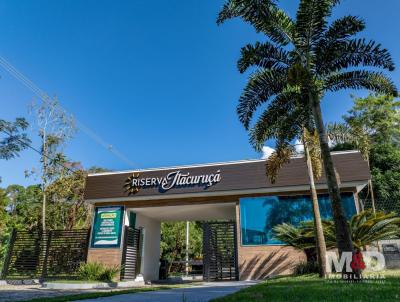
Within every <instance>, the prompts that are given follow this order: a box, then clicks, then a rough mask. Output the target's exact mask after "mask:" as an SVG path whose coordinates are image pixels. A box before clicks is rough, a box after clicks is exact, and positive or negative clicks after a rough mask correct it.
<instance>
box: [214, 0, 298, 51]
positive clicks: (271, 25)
mask: <svg viewBox="0 0 400 302" xmlns="http://www.w3.org/2000/svg"><path fill="white" fill-rule="evenodd" d="M237 17H240V18H242V19H243V20H244V21H245V22H247V23H249V24H251V25H252V26H253V27H254V28H255V29H256V30H257V32H263V33H264V34H266V35H267V36H269V37H270V38H271V40H272V41H274V42H276V43H278V44H281V45H286V44H288V43H289V42H290V40H291V39H292V35H293V28H294V23H293V21H292V19H291V18H290V17H289V16H288V15H287V14H286V13H285V12H284V11H283V10H281V9H279V8H278V7H277V6H276V1H274V0H265V1H260V0H228V1H227V2H226V3H225V4H224V6H223V7H222V9H221V11H220V12H219V14H218V17H217V24H218V25H220V24H222V23H224V22H225V21H226V20H228V19H232V18H237Z"/></svg>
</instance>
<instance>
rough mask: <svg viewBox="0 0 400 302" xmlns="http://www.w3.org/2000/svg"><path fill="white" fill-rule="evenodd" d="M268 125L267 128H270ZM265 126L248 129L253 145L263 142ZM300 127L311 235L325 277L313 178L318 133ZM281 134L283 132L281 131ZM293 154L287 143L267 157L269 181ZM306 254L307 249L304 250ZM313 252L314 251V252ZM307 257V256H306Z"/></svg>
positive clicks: (318, 173)
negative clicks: (312, 222) (309, 207)
mask: <svg viewBox="0 0 400 302" xmlns="http://www.w3.org/2000/svg"><path fill="white" fill-rule="evenodd" d="M280 125H281V124H278V125H276V126H275V127H279V126H280ZM271 128H272V127H269V128H268V129H271ZM268 129H266V128H262V129H260V128H258V129H251V130H250V138H251V139H250V140H251V141H252V142H256V145H255V147H256V148H257V146H260V145H262V144H264V141H263V139H264V135H263V134H264V133H265V131H268ZM297 129H302V134H301V138H302V144H303V146H304V155H305V159H306V163H307V174H308V179H309V182H310V192H311V200H312V206H313V216H314V220H313V221H314V232H313V235H314V236H315V238H316V251H317V253H316V254H317V260H318V268H319V275H320V277H325V276H326V274H327V271H326V245H325V238H324V233H323V227H322V222H321V214H320V211H319V205H318V195H317V190H316V187H315V181H314V178H316V179H318V178H320V177H321V172H322V171H321V170H322V167H321V150H320V148H319V142H318V135H317V134H316V133H315V132H314V133H313V134H312V133H310V132H309V131H308V130H307V129H306V128H305V127H303V128H300V127H299V128H297ZM281 133H282V135H284V134H285V132H281ZM277 139H278V141H281V140H283V139H285V138H284V137H277ZM294 154H295V150H294V148H293V146H291V145H289V144H280V145H279V148H278V149H277V150H276V151H274V152H273V153H272V154H271V155H270V156H269V157H268V159H267V162H266V171H267V177H268V178H269V181H270V182H271V183H274V182H275V181H276V179H277V176H278V173H279V170H280V169H281V167H282V166H283V165H284V164H285V163H288V162H289V161H290V159H291V157H292V156H293V155H294ZM305 252H306V254H307V252H308V251H306V250H305ZM314 253H315V252H314ZM307 258H309V256H307Z"/></svg>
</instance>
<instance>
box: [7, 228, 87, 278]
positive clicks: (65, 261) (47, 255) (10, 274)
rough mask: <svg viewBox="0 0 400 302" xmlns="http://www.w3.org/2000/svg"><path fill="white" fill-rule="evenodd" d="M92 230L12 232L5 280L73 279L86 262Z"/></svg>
mask: <svg viewBox="0 0 400 302" xmlns="http://www.w3.org/2000/svg"><path fill="white" fill-rule="evenodd" d="M89 235H90V229H81V230H70V231H66V230H52V231H47V232H44V233H43V232H40V231H16V230H13V232H12V234H11V238H10V244H9V247H8V253H7V256H6V259H5V261H4V266H3V271H2V276H1V277H2V279H30V278H42V279H44V278H54V279H56V278H64V277H68V278H74V277H76V274H77V270H78V268H79V265H80V264H81V263H82V262H86V258H87V252H88V247H89Z"/></svg>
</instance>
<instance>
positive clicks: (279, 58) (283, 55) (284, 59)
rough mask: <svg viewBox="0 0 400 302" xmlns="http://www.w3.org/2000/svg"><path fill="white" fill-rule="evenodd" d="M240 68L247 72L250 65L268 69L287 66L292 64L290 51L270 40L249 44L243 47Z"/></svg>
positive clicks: (239, 62) (241, 70)
mask: <svg viewBox="0 0 400 302" xmlns="http://www.w3.org/2000/svg"><path fill="white" fill-rule="evenodd" d="M240 53H241V56H240V59H239V61H238V64H237V65H238V69H239V71H240V72H241V73H243V72H245V71H246V70H247V69H248V68H249V67H250V66H257V67H262V68H266V69H270V68H285V67H287V66H288V65H289V64H290V60H289V53H288V52H287V51H286V50H284V49H283V48H281V47H278V46H275V45H273V44H272V43H269V42H264V43H260V42H256V44H255V45H252V44H247V45H246V46H245V47H243V48H242V49H241V52H240Z"/></svg>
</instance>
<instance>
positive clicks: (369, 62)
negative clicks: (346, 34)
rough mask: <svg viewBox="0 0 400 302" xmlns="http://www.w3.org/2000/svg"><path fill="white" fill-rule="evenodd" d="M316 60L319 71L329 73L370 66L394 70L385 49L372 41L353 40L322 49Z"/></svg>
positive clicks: (390, 58)
mask: <svg viewBox="0 0 400 302" xmlns="http://www.w3.org/2000/svg"><path fill="white" fill-rule="evenodd" d="M320 51H321V53H320V54H319V56H320V58H319V59H318V62H319V63H320V64H319V71H320V72H321V73H329V72H335V71H340V70H342V69H345V68H349V67H357V66H372V67H379V68H383V69H387V70H389V71H393V70H394V67H395V66H394V62H393V59H392V57H391V55H390V53H389V51H388V50H387V49H385V48H382V47H381V45H380V44H377V43H375V42H374V41H366V40H365V39H355V40H350V41H346V42H343V43H340V44H337V45H332V46H331V47H323V48H322V49H321V50H320Z"/></svg>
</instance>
